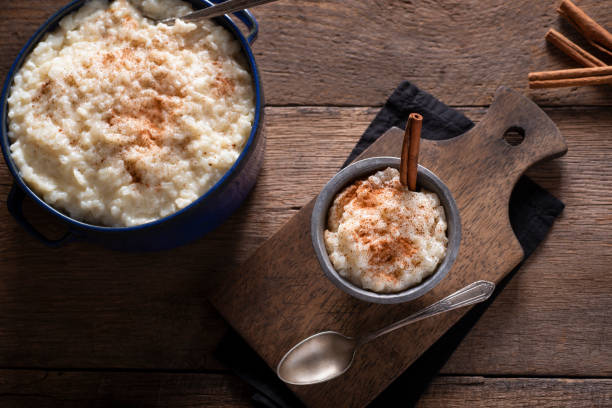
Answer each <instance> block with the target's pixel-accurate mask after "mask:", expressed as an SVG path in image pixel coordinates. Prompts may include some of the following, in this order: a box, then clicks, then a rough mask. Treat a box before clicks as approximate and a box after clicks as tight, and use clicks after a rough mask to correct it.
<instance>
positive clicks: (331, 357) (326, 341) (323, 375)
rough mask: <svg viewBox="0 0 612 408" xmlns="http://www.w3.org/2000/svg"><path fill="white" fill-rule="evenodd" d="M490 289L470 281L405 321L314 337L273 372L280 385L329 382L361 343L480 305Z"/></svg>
mask: <svg viewBox="0 0 612 408" xmlns="http://www.w3.org/2000/svg"><path fill="white" fill-rule="evenodd" d="M494 289H495V284H494V283H492V282H488V281H477V282H474V283H472V284H470V285H468V286H466V287H465V288H463V289H460V290H458V291H457V292H455V293H453V294H452V295H450V296H447V297H445V298H444V299H442V300H440V301H438V302H436V303H434V304H432V305H430V306H428V307H426V308H425V309H422V310H421V311H419V312H416V313H415V314H413V315H411V316H408V317H407V318H405V319H402V320H400V321H398V322H395V323H392V324H390V325H389V326H387V327H383V328H382V329H380V330H378V331H375V332H373V333H369V334H365V335H363V336H360V337H357V338H353V337H347V336H345V335H343V334H340V333H338V332H334V331H325V332H321V333H318V334H315V335H313V336H310V337H308V338H306V339H304V340H302V341H301V342H299V343H298V344H296V345H295V346H294V347H293V348H292V349H291V350H289V351H288V352H287V354H285V356H284V357H283V358H282V359H281V361H280V363H278V367H277V368H276V373H277V374H278V376H279V378H280V379H281V380H283V381H284V382H286V383H289V384H295V385H308V384H317V383H321V382H325V381H328V380H331V379H332V378H336V377H338V376H339V375H342V374H344V373H345V372H346V370H348V369H349V367H350V366H351V364H352V363H353V358H354V357H355V352H356V350H357V348H358V347H359V346H361V345H362V344H365V343H368V342H370V341H372V340H374V339H375V338H377V337H380V336H382V335H384V334H387V333H389V332H391V331H393V330H395V329H399V328H400V327H404V326H406V325H408V324H410V323H414V322H417V321H419V320H423V319H425V318H427V317H430V316H435V315H437V314H440V313H444V312H448V311H450V310H454V309H457V308H459V307H463V306H468V305H473V304H475V303H480V302H483V301H485V300H487V299H488V298H489V296H491V294H492V293H493V290H494Z"/></svg>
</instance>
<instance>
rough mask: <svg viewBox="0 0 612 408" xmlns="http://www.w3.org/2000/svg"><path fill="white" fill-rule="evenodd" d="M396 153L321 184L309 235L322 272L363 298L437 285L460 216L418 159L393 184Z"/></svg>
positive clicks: (397, 298)
mask: <svg viewBox="0 0 612 408" xmlns="http://www.w3.org/2000/svg"><path fill="white" fill-rule="evenodd" d="M399 166H400V159H399V158H395V157H375V158H370V159H365V160H360V161H358V162H355V163H353V164H351V165H350V166H348V167H346V168H345V169H343V170H341V171H340V172H339V173H338V174H336V175H335V176H334V177H333V178H332V179H331V180H330V181H329V182H328V183H327V185H326V186H325V187H324V188H323V190H322V191H321V193H320V194H319V196H318V198H317V200H316V202H315V205H314V208H313V213H312V219H311V236H312V242H313V246H314V249H315V253H316V254H317V258H318V260H319V263H320V264H321V267H322V269H323V271H324V273H325V275H326V276H327V277H328V278H329V279H330V280H331V281H332V283H334V284H335V285H336V286H337V287H339V288H340V289H342V290H343V291H345V292H347V293H348V294H350V295H352V296H354V297H357V298H359V299H361V300H365V301H369V302H374V303H401V302H406V301H409V300H413V299H416V298H418V297H420V296H422V295H424V294H425V293H426V292H428V291H429V290H431V289H432V288H433V287H434V286H435V285H437V284H438V283H439V282H440V280H442V278H443V277H444V276H446V274H447V273H448V271H449V270H450V269H451V267H452V265H453V263H454V261H455V258H456V257H457V254H458V252H459V244H460V241H461V221H460V217H459V211H458V209H457V205H456V203H455V201H454V199H453V197H452V195H451V193H450V191H449V189H448V188H447V187H446V185H444V183H443V182H442V181H441V180H440V179H439V178H438V177H437V176H436V175H435V174H433V173H432V172H431V171H429V170H428V169H426V168H424V167H422V166H419V167H418V176H417V186H418V187H419V189H420V190H421V191H419V192H410V191H408V189H407V188H406V187H403V186H401V185H400V184H399V179H398V177H399V173H398V171H397V169H398V168H399Z"/></svg>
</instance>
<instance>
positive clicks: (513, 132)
mask: <svg viewBox="0 0 612 408" xmlns="http://www.w3.org/2000/svg"><path fill="white" fill-rule="evenodd" d="M503 139H504V141H505V142H506V143H508V144H509V145H510V146H518V145H520V144H521V143H523V140H525V129H523V128H522V127H520V126H511V127H509V128H508V130H506V132H505V133H504V137H503Z"/></svg>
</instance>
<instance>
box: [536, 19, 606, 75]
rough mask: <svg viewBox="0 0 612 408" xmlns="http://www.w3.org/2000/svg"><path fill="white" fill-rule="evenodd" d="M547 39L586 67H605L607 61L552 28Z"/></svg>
mask: <svg viewBox="0 0 612 408" xmlns="http://www.w3.org/2000/svg"><path fill="white" fill-rule="evenodd" d="M546 40H547V41H548V42H550V43H551V44H552V45H554V46H555V47H557V48H558V49H560V50H561V51H562V52H563V53H564V54H565V55H567V56H568V57H570V58H571V59H573V60H574V61H576V62H578V63H579V64H581V65H583V66H585V67H604V66H606V63H605V62H603V61H602V60H600V59H599V58H597V57H595V56H594V55H593V54H591V53H589V52H588V51H586V50H584V49H583V48H581V47H580V46H579V45H578V44H576V43H574V42H573V41H572V40H570V39H569V38H567V37H566V36H564V35H563V34H561V33H560V32H558V31H557V30H555V29H553V28H551V29H550V30H548V32H547V33H546Z"/></svg>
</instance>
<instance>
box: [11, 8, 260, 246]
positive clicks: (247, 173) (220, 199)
mask: <svg viewBox="0 0 612 408" xmlns="http://www.w3.org/2000/svg"><path fill="white" fill-rule="evenodd" d="M85 1H86V0H75V1H73V2H72V3H70V4H68V5H67V6H65V7H63V8H62V9H61V10H59V11H58V12H57V13H55V14H54V15H53V16H52V17H51V18H50V19H49V20H47V22H45V23H44V24H43V25H42V26H41V27H40V28H39V29H38V31H36V33H35V34H34V35H33V36H32V38H30V40H29V41H28V42H27V44H26V45H25V46H24V47H23V49H22V50H21V52H20V53H19V55H18V56H17V59H16V60H15V62H14V63H13V65H12V67H11V69H10V71H9V73H8V75H7V78H6V80H5V82H4V87H3V89H2V96H1V99H0V109H2V111H1V112H0V121H1V123H0V132H1V133H0V144H1V146H2V154H3V156H4V160H5V161H6V164H7V166H8V168H9V171H10V172H11V174H12V175H13V178H14V183H13V186H12V188H11V191H10V193H9V196H8V200H7V206H8V210H9V212H10V214H11V215H12V216H13V217H14V218H15V219H16V220H17V222H19V224H21V225H22V226H23V228H25V229H26V230H27V231H28V232H29V233H30V234H31V235H32V236H33V237H35V238H36V239H38V240H40V241H41V242H43V243H44V244H45V245H47V246H51V247H57V246H61V245H64V244H66V243H68V242H70V241H74V240H83V241H89V242H95V243H98V244H101V245H104V246H106V247H110V248H113V249H123V250H160V249H168V248H172V247H176V246H179V245H182V244H185V243H187V242H190V241H193V240H195V239H197V238H200V237H202V236H203V235H204V234H206V233H207V232H210V231H211V230H212V229H213V228H215V227H217V226H218V225H219V224H221V223H222V222H223V221H224V220H225V219H226V218H227V217H229V216H230V215H231V214H232V213H233V212H234V211H236V210H237V209H238V207H239V206H240V204H241V203H242V202H243V201H244V199H245V198H246V197H247V195H248V193H249V191H250V190H251V189H252V188H253V186H254V185H255V181H256V179H257V175H258V173H259V170H260V168H261V164H262V161H263V153H264V146H265V137H264V134H263V132H262V127H263V115H264V96H263V91H262V87H261V79H260V75H259V71H258V69H257V64H256V63H255V58H254V56H253V52H252V50H251V44H253V42H254V41H255V39H256V38H257V32H258V28H259V26H258V24H257V21H256V20H255V18H254V17H253V15H252V14H251V13H250V12H249V11H248V10H242V11H239V12H237V13H234V16H235V17H237V18H238V19H239V20H241V21H242V22H243V23H244V24H245V25H246V27H247V28H248V29H249V33H248V34H247V35H246V36H245V35H243V34H242V32H241V31H240V30H239V29H238V27H237V26H236V25H235V24H234V22H233V21H232V19H231V18H229V17H227V16H224V17H217V18H216V19H215V21H216V22H217V23H218V24H221V25H222V26H224V27H225V28H226V29H227V30H229V31H230V32H231V33H232V34H233V35H234V37H235V38H236V39H237V40H238V41H239V42H240V44H241V46H242V51H243V53H244V57H245V61H246V62H247V64H248V68H249V69H250V72H251V76H252V78H253V88H254V89H255V98H256V101H255V102H256V104H255V116H254V120H253V127H252V129H251V134H250V136H249V139H248V140H247V142H246V144H245V147H244V150H243V151H242V153H241V154H240V156H239V157H238V159H237V160H236V162H235V163H234V165H233V166H232V167H231V168H230V169H229V170H228V171H227V173H226V174H225V175H224V176H223V177H222V178H221V179H220V180H219V181H218V182H217V183H216V184H215V185H214V186H213V187H212V188H211V189H210V190H208V191H207V192H206V193H205V194H204V195H202V196H201V197H199V198H198V199H197V200H196V201H194V202H193V203H191V204H190V205H188V206H187V207H185V208H183V209H181V210H180V211H178V212H176V213H174V214H171V215H169V216H167V217H164V218H161V219H159V220H156V221H153V222H150V223H147V224H143V225H138V226H134V227H121V228H114V227H102V226H97V225H92V224H87V223H84V222H81V221H78V220H75V219H73V218H70V217H68V216H67V215H66V214H64V213H62V212H60V211H58V210H56V209H55V208H53V207H51V206H50V205H48V204H47V203H45V202H44V201H43V200H42V199H41V198H39V197H38V196H37V195H36V194H35V193H34V192H33V191H32V190H31V189H30V188H29V187H28V186H27V184H26V183H25V182H24V181H23V179H22V178H21V176H20V174H19V170H18V169H17V167H16V165H15V163H14V162H13V159H12V158H11V152H10V148H9V145H10V143H9V139H8V117H7V112H8V106H7V105H8V104H7V98H8V96H9V92H10V88H11V85H12V83H13V77H14V75H15V74H16V72H17V71H18V70H19V68H20V67H21V65H22V64H23V62H24V61H25V59H26V57H27V56H28V54H29V53H30V51H31V50H32V49H33V48H34V47H35V46H36V44H37V43H38V42H39V41H40V40H41V39H42V37H43V36H44V34H45V33H47V32H49V31H52V30H53V29H55V27H56V26H57V23H58V21H59V20H61V19H62V18H63V17H64V16H66V15H67V14H70V13H72V12H73V11H75V10H77V9H78V8H79V7H81V6H82V5H83V4H84V3H85ZM190 2H191V3H192V5H193V6H194V8H196V9H198V8H204V7H209V6H211V5H212V4H213V3H220V2H221V1H218V0H217V1H208V0H190ZM26 197H29V198H30V199H31V200H33V201H34V202H35V203H36V204H38V205H39V206H40V207H42V208H43V209H44V210H45V211H47V212H49V213H50V214H52V215H53V216H54V217H55V218H56V219H57V220H58V221H59V222H60V223H62V224H65V225H66V227H67V232H66V234H65V235H64V236H63V237H61V238H59V239H49V238H48V237H46V236H44V235H43V234H42V233H41V232H40V231H39V230H38V229H37V228H36V226H35V225H33V224H32V223H31V222H30V221H29V220H28V219H27V218H26V217H25V216H24V213H23V210H22V207H23V202H24V199H25V198H26Z"/></svg>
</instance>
